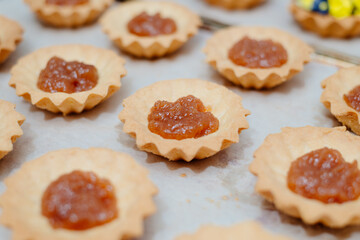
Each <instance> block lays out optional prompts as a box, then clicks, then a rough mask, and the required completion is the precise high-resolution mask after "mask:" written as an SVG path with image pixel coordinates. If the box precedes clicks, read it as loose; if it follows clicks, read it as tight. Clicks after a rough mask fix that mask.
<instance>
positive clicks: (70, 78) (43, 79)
mask: <svg viewBox="0 0 360 240" xmlns="http://www.w3.org/2000/svg"><path fill="white" fill-rule="evenodd" d="M97 82H98V72H97V70H96V68H95V67H94V66H93V65H88V64H84V63H81V62H77V61H72V62H66V61H65V60H64V59H61V58H58V57H52V58H51V59H50V60H49V61H48V63H47V65H46V67H45V69H43V70H41V72H40V75H39V80H38V83H37V86H38V88H39V89H41V90H43V91H45V92H50V93H56V92H64V93H75V92H82V91H88V90H90V89H92V88H94V87H95V86H96V84H97Z"/></svg>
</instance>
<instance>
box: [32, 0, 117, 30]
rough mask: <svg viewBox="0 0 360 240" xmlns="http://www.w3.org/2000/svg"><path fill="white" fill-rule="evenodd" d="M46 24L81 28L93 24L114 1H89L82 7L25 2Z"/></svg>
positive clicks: (43, 0) (33, 0)
mask: <svg viewBox="0 0 360 240" xmlns="http://www.w3.org/2000/svg"><path fill="white" fill-rule="evenodd" d="M25 2H26V3H27V4H28V5H29V6H30V8H31V10H32V11H33V12H34V13H35V14H36V16H37V17H38V18H39V19H40V20H41V21H43V22H44V23H47V24H50V25H52V26H55V27H80V26H82V25H85V24H88V23H91V22H93V21H94V20H95V19H97V18H98V17H99V16H100V15H101V13H103V12H104V11H105V10H106V9H107V8H108V7H109V6H110V5H111V4H112V3H113V2H114V0H89V1H88V2H87V3H84V4H81V5H75V6H73V5H69V6H66V5H60V6H59V5H56V4H48V3H46V0H25Z"/></svg>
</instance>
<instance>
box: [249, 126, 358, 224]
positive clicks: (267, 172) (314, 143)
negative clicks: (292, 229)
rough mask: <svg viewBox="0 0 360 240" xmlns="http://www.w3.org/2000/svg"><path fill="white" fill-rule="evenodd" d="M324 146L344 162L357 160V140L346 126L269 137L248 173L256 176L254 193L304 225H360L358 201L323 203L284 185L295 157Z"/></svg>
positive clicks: (296, 130) (287, 131)
mask: <svg viewBox="0 0 360 240" xmlns="http://www.w3.org/2000/svg"><path fill="white" fill-rule="evenodd" d="M324 147H328V148H332V149H336V150H338V151H339V152H340V153H341V154H342V156H343V158H344V160H345V161H347V162H351V163H352V162H353V161H354V160H357V159H360V151H358V150H357V149H360V137H358V136H356V135H353V134H351V133H350V132H347V131H346V128H345V127H337V128H320V127H310V126H307V127H299V128H290V127H287V128H283V129H282V131H281V133H277V134H271V135H269V136H267V137H266V139H265V141H264V143H263V144H262V145H261V146H260V147H259V148H258V149H257V150H256V151H255V153H254V161H253V162H252V163H251V165H250V171H251V172H252V173H253V174H254V175H256V176H257V177H258V181H257V183H256V187H255V190H256V192H258V193H259V194H260V195H262V196H263V197H264V198H265V199H266V200H268V201H270V202H273V203H274V204H275V207H276V208H277V209H279V210H280V211H282V212H284V213H286V214H288V215H290V216H293V217H297V218H301V219H302V220H303V221H304V222H305V223H306V224H316V223H322V224H324V225H325V226H328V227H331V228H342V227H345V226H348V225H355V224H360V217H359V213H358V212H357V211H354V209H358V208H359V207H360V199H356V200H353V201H348V202H345V203H341V204H338V203H328V204H326V203H323V202H321V201H318V200H315V199H309V198H306V197H303V196H301V195H299V194H296V193H294V192H292V191H291V190H290V189H289V188H288V186H287V173H288V171H289V169H290V166H291V163H292V162H293V161H295V160H296V159H297V158H299V157H301V156H303V155H305V154H307V153H309V152H311V151H314V150H317V149H321V148H324Z"/></svg>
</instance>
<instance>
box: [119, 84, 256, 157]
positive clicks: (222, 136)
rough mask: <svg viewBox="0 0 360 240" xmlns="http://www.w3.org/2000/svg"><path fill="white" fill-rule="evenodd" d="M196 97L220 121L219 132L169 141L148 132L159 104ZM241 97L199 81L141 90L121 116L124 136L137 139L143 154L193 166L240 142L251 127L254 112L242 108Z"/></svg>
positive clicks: (126, 100) (129, 98)
mask: <svg viewBox="0 0 360 240" xmlns="http://www.w3.org/2000/svg"><path fill="white" fill-rule="evenodd" d="M188 95H193V96H195V97H196V98H199V99H200V100H201V101H202V102H203V104H204V106H205V107H207V108H210V109H211V113H212V114H213V115H214V116H215V117H216V118H217V119H218V120H219V129H218V130H217V131H216V132H213V133H211V134H208V135H205V136H202V137H199V138H186V139H182V140H175V139H165V138H163V137H161V136H160V135H158V134H155V133H152V132H151V131H150V130H149V128H148V115H149V113H150V110H151V108H152V106H153V105H154V104H155V102H156V101H158V100H166V101H170V102H175V101H176V100H177V99H179V98H181V97H185V96H188ZM241 100H242V99H241V97H240V96H238V95H236V94H235V93H233V92H231V91H230V90H228V89H227V88H225V87H223V86H220V85H218V84H215V83H210V82H207V81H203V80H199V79H177V80H168V81H161V82H157V83H155V84H153V85H150V86H148V87H145V88H143V89H140V90H138V91H137V92H136V93H135V94H133V95H132V96H130V97H128V98H126V99H125V100H124V102H123V106H124V109H123V110H122V112H121V113H120V115H119V118H120V120H121V121H122V122H123V123H124V128H123V130H124V132H126V133H128V134H130V135H131V136H132V137H134V138H136V145H137V146H138V148H139V149H140V150H143V151H147V152H151V153H154V154H157V155H160V156H163V157H165V158H168V159H169V160H179V159H183V160H185V161H188V162H190V161H191V160H193V159H195V158H196V159H202V158H206V157H209V156H212V155H214V154H215V153H217V152H219V151H220V150H222V149H225V148H227V147H229V146H230V145H231V144H233V143H236V142H238V141H239V133H240V132H241V131H242V130H243V129H247V128H248V127H249V125H248V122H247V121H246V119H245V116H247V115H249V114H250V112H249V111H248V110H246V109H244V108H243V107H242V103H241Z"/></svg>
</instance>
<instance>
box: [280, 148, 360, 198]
mask: <svg viewBox="0 0 360 240" xmlns="http://www.w3.org/2000/svg"><path fill="white" fill-rule="evenodd" d="M287 183H288V187H289V189H290V190H291V191H293V192H295V193H297V194H300V195H302V196H304V197H306V198H311V199H317V200H319V201H321V202H323V203H343V202H347V201H351V200H355V199H357V198H358V197H359V196H360V171H359V169H358V166H357V161H354V162H353V163H348V162H346V161H345V160H344V158H343V157H342V155H341V153H340V152H339V151H338V150H335V149H331V148H327V147H324V148H321V149H318V150H315V151H312V152H309V153H307V154H305V155H303V156H301V157H299V158H298V159H296V160H295V161H294V162H293V163H292V164H291V167H290V170H289V172H288V176H287Z"/></svg>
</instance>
